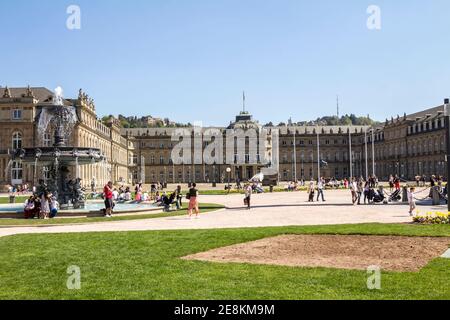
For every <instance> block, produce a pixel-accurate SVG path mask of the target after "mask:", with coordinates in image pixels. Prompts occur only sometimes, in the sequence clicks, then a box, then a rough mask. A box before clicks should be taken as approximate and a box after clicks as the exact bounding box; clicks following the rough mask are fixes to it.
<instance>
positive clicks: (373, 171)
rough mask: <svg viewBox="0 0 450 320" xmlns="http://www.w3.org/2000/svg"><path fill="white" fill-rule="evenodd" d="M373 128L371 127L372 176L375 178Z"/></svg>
mask: <svg viewBox="0 0 450 320" xmlns="http://www.w3.org/2000/svg"><path fill="white" fill-rule="evenodd" d="M374 131H375V130H374V128H373V127H372V175H373V177H374V178H375V176H376V174H375V132H374Z"/></svg>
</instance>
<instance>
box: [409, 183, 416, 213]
mask: <svg viewBox="0 0 450 320" xmlns="http://www.w3.org/2000/svg"><path fill="white" fill-rule="evenodd" d="M414 191H415V188H414V187H412V188H410V189H409V192H408V204H409V215H410V216H411V217H412V216H413V212H414V210H416V201H415V200H414Z"/></svg>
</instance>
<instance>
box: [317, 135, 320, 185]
mask: <svg viewBox="0 0 450 320" xmlns="http://www.w3.org/2000/svg"><path fill="white" fill-rule="evenodd" d="M319 179H320V138H319V127H317V181H319Z"/></svg>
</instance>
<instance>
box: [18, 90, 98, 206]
mask: <svg viewBox="0 0 450 320" xmlns="http://www.w3.org/2000/svg"><path fill="white" fill-rule="evenodd" d="M78 121H79V120H78V116H77V113H76V110H75V107H74V106H67V105H65V104H64V99H63V98H62V90H61V88H59V87H58V88H57V89H56V90H55V95H54V98H53V102H52V103H51V104H48V105H42V106H40V112H39V114H38V124H37V129H38V133H39V135H40V136H42V137H43V136H44V134H45V133H47V132H48V129H49V128H51V129H53V131H54V144H53V146H52V147H41V148H22V149H17V150H14V152H13V156H12V158H13V160H21V161H22V163H26V164H33V165H34V168H35V170H34V171H35V179H36V175H37V167H38V166H45V167H47V168H48V169H49V178H48V179H47V180H46V181H44V179H40V180H39V183H38V186H37V194H38V195H39V196H40V195H41V194H42V193H44V192H45V191H48V192H51V193H52V194H54V195H55V196H56V197H57V199H58V202H59V204H60V207H61V209H69V208H74V209H79V208H83V207H84V204H85V196H84V191H83V189H82V187H81V179H80V178H79V177H78V175H79V174H78V172H79V166H80V165H87V164H95V163H97V162H100V161H104V159H105V158H104V156H103V155H102V153H101V151H100V150H99V149H94V148H80V147H71V146H67V142H68V138H69V137H70V136H71V134H72V131H73V128H74V127H75V125H76V124H77V123H78ZM70 166H74V167H75V176H74V177H72V176H71V171H70V170H69V167H70Z"/></svg>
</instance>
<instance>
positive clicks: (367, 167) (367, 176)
mask: <svg viewBox="0 0 450 320" xmlns="http://www.w3.org/2000/svg"><path fill="white" fill-rule="evenodd" d="M364 142H365V152H366V155H365V158H366V180H368V179H369V159H367V156H368V152H367V128H366V130H365V131H364Z"/></svg>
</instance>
